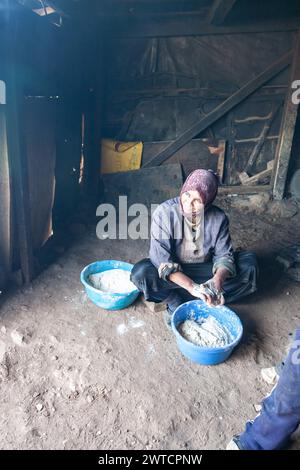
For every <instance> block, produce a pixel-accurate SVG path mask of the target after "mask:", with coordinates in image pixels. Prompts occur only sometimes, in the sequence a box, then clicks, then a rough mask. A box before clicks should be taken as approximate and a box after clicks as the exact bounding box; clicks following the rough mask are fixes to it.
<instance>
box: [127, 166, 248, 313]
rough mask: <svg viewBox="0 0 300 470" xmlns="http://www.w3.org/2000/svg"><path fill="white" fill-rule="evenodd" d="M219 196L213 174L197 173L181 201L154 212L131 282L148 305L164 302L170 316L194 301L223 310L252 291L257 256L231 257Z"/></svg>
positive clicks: (187, 183)
mask: <svg viewBox="0 0 300 470" xmlns="http://www.w3.org/2000/svg"><path fill="white" fill-rule="evenodd" d="M217 191H218V177H217V176H216V175H215V174H214V173H213V172H212V171H211V170H195V171H193V172H192V173H191V174H190V175H189V176H188V178H187V180H186V181H185V183H184V185H183V187H182V189H181V192H180V196H179V197H176V198H174V199H169V200H168V201H165V202H164V203H162V204H160V205H159V206H158V208H157V209H156V210H155V211H154V213H153V216H152V223H151V243H150V253H149V258H146V259H143V260H141V261H139V262H138V263H136V264H135V265H134V267H133V269H132V272H131V280H132V282H133V283H134V284H135V285H136V286H137V288H138V289H139V290H140V291H141V292H142V293H143V294H144V296H145V299H146V300H148V301H153V302H164V303H166V304H167V311H168V312H169V315H171V314H172V313H173V312H174V310H175V309H176V308H177V307H178V306H179V305H180V304H182V303H183V302H186V301H187V300H191V299H193V298H201V299H202V300H204V301H205V302H206V303H207V304H208V305H222V304H224V303H230V302H233V301H236V300H238V299H240V298H242V297H244V296H246V295H248V294H251V293H252V292H254V291H255V290H256V281H257V261H256V256H255V254H254V253H250V252H239V253H234V252H233V248H232V244H231V239H230V234H229V224H228V218H227V216H226V215H225V213H224V212H223V211H222V210H221V209H219V208H218V207H216V206H214V205H213V204H212V203H213V201H214V199H215V198H216V195H217Z"/></svg>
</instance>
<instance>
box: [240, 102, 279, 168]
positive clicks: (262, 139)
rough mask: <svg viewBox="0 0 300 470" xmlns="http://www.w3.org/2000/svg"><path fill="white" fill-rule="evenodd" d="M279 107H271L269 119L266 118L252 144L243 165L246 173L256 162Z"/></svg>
mask: <svg viewBox="0 0 300 470" xmlns="http://www.w3.org/2000/svg"><path fill="white" fill-rule="evenodd" d="M279 108H280V106H277V107H276V108H275V109H274V108H273V110H272V111H271V113H270V116H269V119H268V120H267V122H266V123H265V125H264V127H263V129H262V131H261V134H260V136H259V139H258V141H257V144H256V145H255V146H254V148H253V151H252V153H251V155H250V158H249V160H248V163H247V165H246V167H245V170H244V171H245V172H246V173H249V172H251V169H252V167H253V165H254V163H255V162H256V159H257V157H258V155H259V153H260V151H261V149H262V148H263V145H264V143H265V141H266V138H267V136H268V133H269V131H270V129H271V126H272V123H273V121H274V118H275V116H276V115H277V112H278V110H279Z"/></svg>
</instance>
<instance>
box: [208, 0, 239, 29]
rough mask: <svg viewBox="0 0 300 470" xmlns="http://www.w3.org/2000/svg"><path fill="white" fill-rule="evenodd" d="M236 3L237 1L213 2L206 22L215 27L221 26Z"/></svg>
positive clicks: (223, 0)
mask: <svg viewBox="0 0 300 470" xmlns="http://www.w3.org/2000/svg"><path fill="white" fill-rule="evenodd" d="M236 3H237V0H214V2H213V4H212V7H211V10H210V12H209V14H208V18H207V22H208V23H210V24H215V25H220V24H223V23H224V21H225V20H226V18H227V16H228V15H229V13H230V12H231V11H232V9H233V7H234V5H235V4H236Z"/></svg>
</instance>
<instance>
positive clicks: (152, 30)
mask: <svg viewBox="0 0 300 470" xmlns="http://www.w3.org/2000/svg"><path fill="white" fill-rule="evenodd" d="M299 26H300V18H295V19H292V20H280V21H260V22H257V23H250V24H240V25H237V26H214V25H211V24H206V23H203V22H201V21H200V19H199V17H198V15H192V16H185V17H183V18H169V19H166V18H161V19H156V20H153V19H152V20H149V21H146V22H139V21H134V20H133V19H131V20H130V19H128V21H126V22H124V21H120V20H118V19H117V20H115V21H112V22H111V21H105V22H104V21H102V23H101V30H102V32H103V35H106V36H112V37H127V38H153V37H154V38H155V37H179V36H210V35H220V34H221V35H222V34H242V33H246V34H250V33H264V32H281V31H297V30H298V28H299Z"/></svg>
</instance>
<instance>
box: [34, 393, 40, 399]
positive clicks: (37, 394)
mask: <svg viewBox="0 0 300 470" xmlns="http://www.w3.org/2000/svg"><path fill="white" fill-rule="evenodd" d="M32 396H33V398H37V397H39V396H40V392H34V394H33V395H32Z"/></svg>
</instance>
